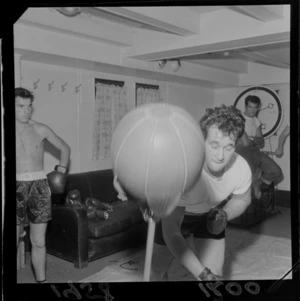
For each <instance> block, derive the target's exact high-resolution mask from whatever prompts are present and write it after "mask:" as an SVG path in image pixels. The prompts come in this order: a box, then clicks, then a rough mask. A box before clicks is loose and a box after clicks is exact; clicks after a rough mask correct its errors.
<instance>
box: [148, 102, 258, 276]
mask: <svg viewBox="0 0 300 301" xmlns="http://www.w3.org/2000/svg"><path fill="white" fill-rule="evenodd" d="M199 124H200V127H201V130H202V132H203V136H204V139H205V145H204V147H205V162H204V166H203V169H202V171H201V173H200V175H199V178H198V180H197V182H196V184H195V186H194V187H192V189H191V190H190V191H188V192H187V193H185V194H184V195H182V197H181V199H180V200H179V203H178V204H177V207H176V208H175V209H174V210H173V212H171V213H170V214H169V215H168V216H165V217H163V218H162V220H161V222H159V223H157V225H156V233H155V243H154V249H153V258H152V275H151V278H152V279H155V280H168V278H167V272H168V268H169V267H170V265H171V263H172V261H173V259H174V258H177V259H178V260H179V261H180V263H181V264H182V265H183V266H184V267H185V268H186V269H187V270H188V271H189V272H190V273H191V274H192V275H193V276H194V279H197V280H199V281H214V280H222V279H223V277H222V274H223V271H222V270H223V264H224V257H225V229H226V225H227V221H229V220H231V219H234V218H236V217H238V216H239V215H241V214H242V213H243V212H244V211H245V210H246V208H247V207H248V206H249V204H250V202H251V176H252V175H251V169H250V167H249V165H248V163H247V162H246V160H245V159H244V158H242V157H241V156H240V155H238V154H237V153H236V152H235V146H236V143H237V141H238V139H239V138H240V137H241V136H242V135H243V132H244V128H245V125H244V124H245V120H244V117H243V116H242V114H241V112H240V111H239V110H238V109H236V108H235V107H234V106H228V107H226V106H221V107H216V108H211V109H207V110H206V113H205V115H204V116H203V117H202V119H201V120H200V122H199ZM170 251H171V252H170Z"/></svg>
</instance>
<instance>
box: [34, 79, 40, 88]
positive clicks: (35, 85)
mask: <svg viewBox="0 0 300 301" xmlns="http://www.w3.org/2000/svg"><path fill="white" fill-rule="evenodd" d="M39 81H40V79H37V80H36V81H34V82H33V90H36V89H37V87H38V82H39Z"/></svg>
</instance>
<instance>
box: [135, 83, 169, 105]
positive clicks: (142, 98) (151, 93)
mask: <svg viewBox="0 0 300 301" xmlns="http://www.w3.org/2000/svg"><path fill="white" fill-rule="evenodd" d="M162 101H163V99H162V97H161V94H160V90H159V89H151V88H149V89H148V88H142V87H139V88H137V91H136V106H137V107H138V106H141V105H143V104H146V103H157V102H162Z"/></svg>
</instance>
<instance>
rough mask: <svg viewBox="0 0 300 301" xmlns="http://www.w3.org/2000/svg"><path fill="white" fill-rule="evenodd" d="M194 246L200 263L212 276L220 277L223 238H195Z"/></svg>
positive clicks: (222, 259)
mask: <svg viewBox="0 0 300 301" xmlns="http://www.w3.org/2000/svg"><path fill="white" fill-rule="evenodd" d="M194 246H195V251H196V254H197V257H198V258H199V260H200V261H201V263H202V264H203V265H204V266H205V267H207V268H209V269H210V270H211V271H212V272H213V273H214V274H216V275H219V276H222V274H223V265H224V260H225V238H221V239H212V238H196V237H194Z"/></svg>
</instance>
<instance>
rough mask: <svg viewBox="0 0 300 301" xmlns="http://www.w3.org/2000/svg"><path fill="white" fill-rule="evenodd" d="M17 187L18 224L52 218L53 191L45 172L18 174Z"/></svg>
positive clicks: (37, 222) (45, 220)
mask: <svg viewBox="0 0 300 301" xmlns="http://www.w3.org/2000/svg"><path fill="white" fill-rule="evenodd" d="M16 188H17V225H20V224H22V225H27V224H28V223H29V221H30V222H31V223H34V224H39V223H46V222H48V221H49V220H51V218H52V212H51V191H50V188H49V184H48V180H47V177H46V175H45V173H44V172H35V173H26V174H21V175H17V183H16Z"/></svg>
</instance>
